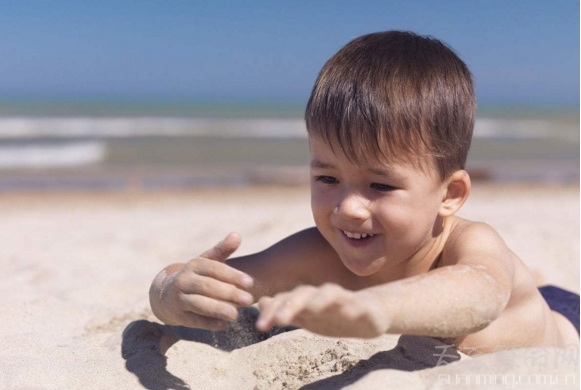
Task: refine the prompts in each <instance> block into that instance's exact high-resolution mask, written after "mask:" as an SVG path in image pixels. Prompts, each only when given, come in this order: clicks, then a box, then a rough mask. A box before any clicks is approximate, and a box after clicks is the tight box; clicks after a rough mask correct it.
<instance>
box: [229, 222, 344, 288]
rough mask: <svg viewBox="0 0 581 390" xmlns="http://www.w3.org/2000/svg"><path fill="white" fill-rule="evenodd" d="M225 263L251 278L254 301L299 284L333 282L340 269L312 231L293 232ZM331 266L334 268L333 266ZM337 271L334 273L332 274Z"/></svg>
mask: <svg viewBox="0 0 581 390" xmlns="http://www.w3.org/2000/svg"><path fill="white" fill-rule="evenodd" d="M228 264H229V265H231V266H233V267H235V268H237V269H239V270H241V271H243V272H246V273H247V274H249V275H250V276H252V277H253V278H254V288H253V290H254V291H252V292H253V295H254V296H255V298H258V297H260V296H263V295H274V294H276V293H277V292H281V291H287V290H290V289H292V288H293V287H295V286H298V285H300V284H313V285H317V284H320V283H322V282H323V277H324V279H325V280H324V281H336V280H334V279H337V278H338V276H336V277H335V276H334V274H337V275H338V274H339V272H340V270H339V269H338V268H342V267H339V266H337V264H339V265H341V266H342V263H341V262H340V261H339V260H338V258H337V255H336V253H335V251H334V250H333V249H332V248H331V246H330V245H329V244H328V242H327V241H326V240H325V239H324V238H323V237H322V236H321V234H320V233H319V231H318V230H317V229H316V228H314V227H313V228H309V229H305V230H302V231H300V232H298V233H295V234H293V235H291V236H289V237H286V238H285V239H283V240H281V241H279V242H277V243H276V244H274V245H272V246H271V247H269V248H267V249H266V250H264V251H262V252H258V253H255V254H252V255H248V256H243V257H239V258H236V259H232V260H229V261H228ZM333 265H334V266H333ZM334 270H335V271H337V272H335V271H334Z"/></svg>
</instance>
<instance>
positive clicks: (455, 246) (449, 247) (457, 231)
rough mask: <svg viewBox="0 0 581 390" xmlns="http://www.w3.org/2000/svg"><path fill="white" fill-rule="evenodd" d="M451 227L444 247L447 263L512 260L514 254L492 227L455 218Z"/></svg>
mask: <svg viewBox="0 0 581 390" xmlns="http://www.w3.org/2000/svg"><path fill="white" fill-rule="evenodd" d="M451 225H452V226H451V228H450V233H449V235H448V239H447V241H446V245H445V247H444V251H445V254H446V255H447V256H445V257H446V259H447V261H448V262H449V263H455V262H456V263H457V262H463V261H470V259H479V258H490V259H502V258H504V259H505V260H507V261H508V260H514V253H512V251H511V250H510V249H509V248H508V246H507V245H506V243H505V242H504V240H503V239H502V237H501V236H500V234H498V232H497V231H496V230H495V229H494V228H493V227H492V226H490V225H488V224H486V223H483V222H473V221H468V220H465V219H461V218H455V219H454V220H453V221H452V223H451Z"/></svg>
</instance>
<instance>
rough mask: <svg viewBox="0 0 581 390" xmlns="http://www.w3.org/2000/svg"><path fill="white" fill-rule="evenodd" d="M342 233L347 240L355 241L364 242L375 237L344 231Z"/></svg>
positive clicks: (368, 234)
mask: <svg viewBox="0 0 581 390" xmlns="http://www.w3.org/2000/svg"><path fill="white" fill-rule="evenodd" d="M342 232H343V234H344V235H345V236H346V237H347V238H352V239H354V240H364V239H366V238H371V237H373V236H374V234H371V233H352V232H348V231H345V230H342Z"/></svg>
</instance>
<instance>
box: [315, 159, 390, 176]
mask: <svg viewBox="0 0 581 390" xmlns="http://www.w3.org/2000/svg"><path fill="white" fill-rule="evenodd" d="M311 168H319V169H333V168H335V166H334V165H332V164H329V163H326V162H324V161H321V160H317V159H314V160H312V161H311ZM366 171H367V172H369V173H372V174H374V175H377V176H383V177H385V178H388V179H393V178H395V177H396V175H395V174H394V173H393V172H391V171H389V170H385V169H380V168H367V169H366Z"/></svg>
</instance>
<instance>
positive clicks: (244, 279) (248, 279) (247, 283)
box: [242, 275, 254, 288]
mask: <svg viewBox="0 0 581 390" xmlns="http://www.w3.org/2000/svg"><path fill="white" fill-rule="evenodd" d="M253 284H254V280H253V279H252V278H251V277H250V276H248V275H243V276H242V286H244V287H246V288H248V287H251V286H252V285H253Z"/></svg>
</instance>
